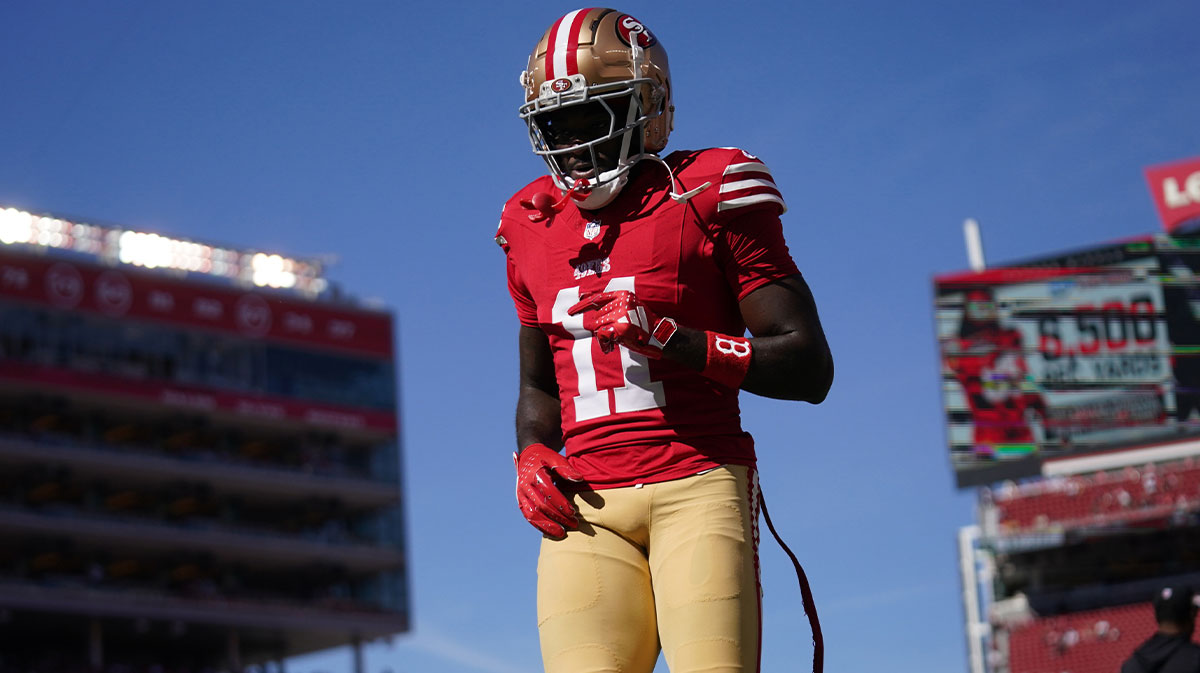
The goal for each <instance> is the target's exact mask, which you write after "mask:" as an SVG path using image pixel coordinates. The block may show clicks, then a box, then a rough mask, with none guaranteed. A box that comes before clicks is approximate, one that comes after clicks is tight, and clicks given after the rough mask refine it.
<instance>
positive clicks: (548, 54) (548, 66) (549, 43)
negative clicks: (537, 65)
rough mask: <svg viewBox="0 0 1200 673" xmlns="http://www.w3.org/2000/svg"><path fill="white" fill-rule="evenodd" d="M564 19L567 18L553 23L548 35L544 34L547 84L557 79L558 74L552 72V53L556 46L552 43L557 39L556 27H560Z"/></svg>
mask: <svg viewBox="0 0 1200 673" xmlns="http://www.w3.org/2000/svg"><path fill="white" fill-rule="evenodd" d="M565 18H567V17H565V16H563V17H559V19H558V21H555V22H554V25H553V26H550V31H549V32H548V33H546V81H547V82H548V81H550V80H552V79H555V78H557V77H558V74H557V73H555V72H554V52H555V50H556V48H557V46H558V45H556V44H555V43H554V41H555V38H557V37H558V27H559V26H561V25H562V22H563V19H565Z"/></svg>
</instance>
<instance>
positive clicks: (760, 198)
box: [717, 192, 787, 213]
mask: <svg viewBox="0 0 1200 673" xmlns="http://www.w3.org/2000/svg"><path fill="white" fill-rule="evenodd" d="M758 203H777V204H779V207H780V208H781V209H782V212H787V204H786V203H784V202H783V198H782V197H781V196H779V193H778V192H775V193H762V194H751V195H750V196H740V197H738V198H734V199H724V200H723V201H721V202H720V203H718V204H717V212H718V213H720V212H724V211H727V210H733V209H735V208H742V207H744V206H752V205H755V204H758Z"/></svg>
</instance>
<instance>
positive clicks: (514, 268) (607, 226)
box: [496, 148, 798, 488]
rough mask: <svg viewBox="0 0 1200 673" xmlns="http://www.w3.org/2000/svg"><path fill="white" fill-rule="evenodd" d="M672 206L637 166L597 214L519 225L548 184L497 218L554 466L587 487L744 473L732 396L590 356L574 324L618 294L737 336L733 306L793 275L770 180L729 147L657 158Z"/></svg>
mask: <svg viewBox="0 0 1200 673" xmlns="http://www.w3.org/2000/svg"><path fill="white" fill-rule="evenodd" d="M666 162H667V164H668V165H670V166H671V170H672V171H673V172H674V174H675V179H676V182H677V190H678V192H679V193H684V192H687V191H688V190H692V189H695V188H697V187H700V186H701V185H703V184H705V183H708V187H707V188H705V189H703V190H702V191H700V192H699V193H697V194H696V195H694V196H692V197H691V199H690V200H688V201H687V202H685V203H678V202H676V201H674V200H673V199H671V198H670V196H669V192H670V189H671V182H670V178H669V177H668V175H667V171H666V170H665V169H664V167H663V166H661V165H660V164H658V163H657V162H654V161H641V162H639V163H638V164H637V165H636V166H635V167H634V168H633V169H632V171H631V175H630V179H629V183H628V184H627V185H625V187H624V189H622V191H621V193H620V195H619V196H618V197H617V198H616V199H615V200H614V201H613V202H612V203H610V204H609V205H607V206H605V207H604V208H601V209H599V210H595V211H587V210H580V209H579V208H577V207H576V206H575V205H574V204H569V205H567V207H566V208H565V209H564V210H562V211H561V212H560V213H558V214H557V215H555V216H553V217H551V218H549V219H547V220H544V221H541V222H531V221H530V219H529V215H530V214H534V213H536V212H537V211H533V210H529V209H526V208H524V207H522V206H521V205H520V202H521V201H522V200H528V199H530V198H531V197H532V196H533V195H534V194H536V193H538V192H546V193H549V194H551V195H552V196H554V197H555V199H557V198H558V197H559V195H560V194H561V191H560V190H558V189H556V188H555V187H554V184H553V182H552V181H551V179H550V177H549V176H543V177H541V178H538V179H537V180H534V181H533V182H532V183H530V184H529V185H527V186H526V187H525V188H524V189H522V190H521V191H519V192H517V194H516V195H515V196H513V197H512V198H511V199H510V200H509V201H508V203H506V204H505V206H504V212H503V215H502V216H501V220H500V228H499V230H498V232H497V235H496V241H497V242H498V243H499V244H500V246H501V247H502V248H503V249H504V251H505V254H506V255H507V257H508V286H509V292H510V293H511V294H512V297H513V302H514V303H515V305H516V309H517V316H518V318H519V319H520V321H521V324H522V325H524V326H527V327H537V328H539V329H541V330H543V331H544V332H545V333H546V335H547V337H548V338H549V342H550V348H551V351H552V353H553V358H554V370H555V375H556V377H557V380H558V389H559V401H560V407H561V413H562V430H563V440H564V442H565V449H566V450H565V454H566V456H567V459H568V460H569V461H570V462H571V465H572V466H573V467H575V468H576V469H577V470H579V471H580V472H581V473H583V474H584V477H585V479H586V481H587V482H588V484H589V485H591V486H593V487H595V488H612V487H617V486H628V485H631V484H636V483H651V482H656V481H666V480H669V479H678V478H681V477H685V476H688V475H692V474H696V473H697V472H701V471H703V470H707V469H710V468H713V467H717V466H720V465H724V464H734V465H748V466H753V465H754V443H753V440H752V438H751V437H750V435H749V434H748V433H746V432H744V431H743V430H742V427H741V420H740V415H739V411H738V398H737V395H738V391H737V390H733V389H730V388H727V387H725V386H723V385H721V384H719V383H716V382H714V381H712V380H710V379H708V378H705V377H704V376H701V375H700V373H699V372H696V371H693V370H691V369H689V368H687V367H684V366H683V365H680V364H677V363H675V362H672V361H670V360H667V359H665V358H664V359H660V360H651V359H649V358H647V357H645V356H644V355H641V354H638V353H634V352H631V351H629V350H627V349H625V348H623V347H622V348H617V349H614V350H613V351H611V352H609V353H603V352H602V351H601V350H600V346H599V343H598V342H597V341H596V340H595V339H594V338H593V337H592V334H591V332H589V331H588V330H586V329H584V327H583V316H582V315H576V316H569V315H567V309H568V308H569V307H571V306H572V305H573V304H575V303H576V302H578V301H579V300H580V298H582V297H586V296H587V295H590V294H593V293H597V292H604V291H611V290H629V291H632V292H634V293H635V294H636V295H637V297H638V299H639V300H641V301H642V302H643V303H645V304H646V305H647V306H648V307H650V308H651V309H652V310H653V311H654V312H656V313H658V314H659V315H663V316H670V317H672V318H674V319H675V320H677V321H678V322H679V324H680V325H685V326H688V327H692V328H696V329H705V330H712V331H715V332H719V333H722V334H732V335H742V334H744V333H745V330H746V325H745V323H744V322H743V321H742V318H741V313H740V312H739V310H738V302H739V301H740V300H741V299H742V298H744V297H745V296H746V295H748V294H750V293H751V292H753V291H754V290H755V289H757V288H759V287H761V286H763V285H765V284H767V283H770V282H772V281H775V280H779V279H782V278H786V277H788V276H792V275H794V274H797V273H798V271H797V269H796V265H795V263H794V262H793V261H792V258H791V256H790V255H789V253H788V249H787V245H786V244H785V242H784V239H783V231H782V225H781V224H780V221H779V215H780V214H781V213H782V212H783V211H784V209H785V206H784V202H783V199H782V197H781V196H780V194H779V191H778V189H777V188H776V186H775V183H774V180H773V179H772V178H771V174H770V171H769V170H768V169H767V167H766V166H765V165H764V164H763V163H762V162H761V161H759V160H758V159H757V158H755V157H753V156H751V155H749V154H746V153H745V152H743V151H741V150H738V149H731V148H722V149H708V150H701V151H694V152H692V151H684V152H675V153H673V154H671V155H670V156H668V157H666Z"/></svg>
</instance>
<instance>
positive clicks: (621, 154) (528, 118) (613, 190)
mask: <svg viewBox="0 0 1200 673" xmlns="http://www.w3.org/2000/svg"><path fill="white" fill-rule="evenodd" d="M576 77H578V78H579V79H580V80H582V78H581V77H579V76H576ZM571 79H575V78H571ZM556 81H561V80H556ZM554 84H555V82H545V83H544V84H543V86H542V88H543V90H544V93H545V94H546V95H543V96H539V97H538V98H535V99H534V100H532V101H530V102H528V103H526V104H525V105H523V106H522V107H521V110H520V114H521V118H522V119H524V120H525V122H526V124H527V126H528V129H529V140H530V143H531V144H532V146H533V151H534V154H537V155H538V156H540V157H542V159H543V160H545V162H546V165H547V167H549V169H550V175H551V176H552V177H553V179H554V183H555V184H556V185H557V186H558V187H559V188H560V189H562V190H564V191H578V192H579V193H583V194H586V196H585V197H584V198H577V203H578V204H579V206H580V207H582V208H588V209H594V208H600V207H602V206H604V205H607V204H608V203H609V202H611V201H612V199H613V198H614V197H616V195H617V193H618V192H620V190H621V188H622V187H624V185H625V183H626V182H627V181H628V178H629V170H630V169H631V168H632V167H633V165H634V164H636V163H637V162H638V161H639V160H641V159H642V158H643V157H644V156H645V155H646V153H647V152H646V147H645V125H646V123H647V122H648V121H649V120H651V119H653V118H654V117H656V116H658V114H659V112H660V111H661V108H662V105H661V101H662V100H663V94H662V93H661V92H659V91H658V90H657V89H658V87H657V86H656V84H655V82H654V81H653V80H651V79H648V78H641V79H631V80H624V81H619V82H611V83H606V84H597V85H593V86H587V85H586V84H585V83H584V82H583V81H579V82H572V85H573V86H572V87H571V89H570V90H568V91H565V92H562V93H555V92H553V90H552V87H553V85H554ZM560 86H563V85H560ZM563 88H565V86H564V87H563ZM654 101H659V103H658V104H654ZM647 103H650V105H647ZM647 107H649V109H650V111H649V112H647V110H646V108H647ZM580 162H582V163H583V164H585V165H586V166H588V167H590V168H591V169H592V175H591V176H582V175H572V170H571V169H572V165H573V164H578V163H580ZM585 181H586V182H585Z"/></svg>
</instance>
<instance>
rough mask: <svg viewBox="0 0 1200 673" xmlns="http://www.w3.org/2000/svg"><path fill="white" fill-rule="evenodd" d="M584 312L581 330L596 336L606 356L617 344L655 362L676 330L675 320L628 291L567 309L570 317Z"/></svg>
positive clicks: (597, 296) (602, 295) (593, 298)
mask: <svg viewBox="0 0 1200 673" xmlns="http://www.w3.org/2000/svg"><path fill="white" fill-rule="evenodd" d="M585 311H586V313H585V314H584V316H583V327H584V329H587V330H589V331H591V333H592V334H594V335H596V339H598V340H599V341H600V350H602V351H604V352H605V353H607V352H609V351H611V350H612V349H613V347H614V346H616V345H618V344H619V345H621V346H624V347H626V348H628V349H629V350H631V351H634V352H636V353H641V354H642V355H645V356H647V357H651V358H654V359H658V358H661V357H662V349H663V346H666V345H667V341H669V340H670V339H671V336H672V335H673V334H675V330H676V325H675V321H674V320H672V319H670V318H660V317H658V316H657V315H655V313H654V311H651V310H650V309H649V308H648V307H647V306H646V305H645V304H643V303H642V302H641V300H639V299H638V298H637V295H635V294H634V293H632V292H630V291H628V290H616V291H613V292H601V293H600V294H594V295H592V296H590V297H587V298H586V299H583V300H581V301H580V302H579V303H577V304H575V305H574V306H572V307H571V308H569V309H567V313H568V314H570V315H578V314H580V313H584V312H585Z"/></svg>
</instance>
